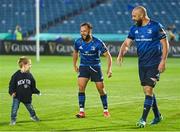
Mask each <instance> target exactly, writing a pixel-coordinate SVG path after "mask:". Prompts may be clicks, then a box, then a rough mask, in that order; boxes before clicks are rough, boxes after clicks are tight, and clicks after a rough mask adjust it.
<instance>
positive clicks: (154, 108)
mask: <svg viewBox="0 0 180 132" xmlns="http://www.w3.org/2000/svg"><path fill="white" fill-rule="evenodd" d="M152 110H153V113H154V117H155V118H159V117H160V113H159V109H158V105H157V101H156V96H155V94H153V105H152Z"/></svg>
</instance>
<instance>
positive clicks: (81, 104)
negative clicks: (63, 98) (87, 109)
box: [78, 93, 86, 108]
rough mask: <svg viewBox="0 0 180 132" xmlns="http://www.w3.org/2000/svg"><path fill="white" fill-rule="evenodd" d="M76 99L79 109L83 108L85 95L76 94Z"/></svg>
mask: <svg viewBox="0 0 180 132" xmlns="http://www.w3.org/2000/svg"><path fill="white" fill-rule="evenodd" d="M78 99H79V107H80V108H84V104H85V99H86V96H85V93H78Z"/></svg>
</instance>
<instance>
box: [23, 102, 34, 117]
mask: <svg viewBox="0 0 180 132" xmlns="http://www.w3.org/2000/svg"><path fill="white" fill-rule="evenodd" d="M24 105H25V106H26V109H27V110H28V111H29V114H30V116H31V117H33V116H36V112H35V110H34V108H33V106H32V104H31V103H28V104H26V103H24Z"/></svg>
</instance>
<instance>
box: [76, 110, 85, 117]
mask: <svg viewBox="0 0 180 132" xmlns="http://www.w3.org/2000/svg"><path fill="white" fill-rule="evenodd" d="M76 117H77V118H85V112H83V111H80V112H79V113H78V114H77V115H76Z"/></svg>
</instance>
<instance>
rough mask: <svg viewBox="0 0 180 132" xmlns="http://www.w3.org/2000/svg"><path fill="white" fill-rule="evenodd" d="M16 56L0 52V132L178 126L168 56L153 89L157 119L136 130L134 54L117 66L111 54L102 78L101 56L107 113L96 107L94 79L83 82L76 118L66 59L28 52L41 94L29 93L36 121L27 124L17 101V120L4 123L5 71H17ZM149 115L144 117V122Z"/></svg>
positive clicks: (177, 64) (178, 90)
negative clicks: (81, 113)
mask: <svg viewBox="0 0 180 132" xmlns="http://www.w3.org/2000/svg"><path fill="white" fill-rule="evenodd" d="M18 57H19V56H0V131H3V130H8V131H20V130H21V131H25V130H32V131H39V130H41V131H53V130H72V131H95V130H96V131H162V130H164V131H178V130H180V125H179V124H180V59H178V58H169V59H168V64H167V70H166V72H165V73H163V74H162V75H161V78H160V82H159V83H158V84H157V86H156V88H155V92H156V96H157V100H158V104H159V108H160V110H161V112H162V114H163V116H164V120H163V122H161V123H160V124H158V125H156V126H150V125H147V126H146V128H143V129H139V128H136V126H135V123H136V121H137V120H138V119H139V118H140V116H141V112H142V106H143V101H144V95H143V91H142V88H141V86H140V84H139V79H138V70H137V58H130V57H127V58H125V59H124V64H123V66H122V67H119V66H118V65H116V61H115V60H116V58H113V77H112V78H110V79H108V78H107V76H106V75H105V73H106V60H105V59H104V58H102V63H103V64H102V68H103V73H104V80H105V88H106V91H107V93H108V101H109V111H110V113H111V117H110V118H108V119H105V118H104V117H103V116H102V111H103V110H102V105H101V102H100V98H99V95H98V92H97V90H96V88H95V85H94V83H92V82H89V84H88V86H87V90H86V95H87V98H86V115H87V117H86V118H85V119H76V118H75V114H76V113H77V112H78V100H77V92H78V87H77V82H76V80H77V74H76V73H75V72H74V70H73V67H72V58H71V57H62V56H51V57H50V56H42V57H41V61H40V62H36V61H35V57H34V56H31V58H32V60H33V66H32V69H31V72H32V73H33V75H34V77H35V78H36V81H37V87H38V88H39V90H40V91H41V92H42V96H36V95H33V105H34V107H35V110H36V113H37V115H38V116H39V118H40V119H41V121H40V122H38V123H35V122H32V121H31V120H30V118H29V113H28V112H27V110H26V109H25V107H24V106H23V104H21V105H20V109H19V111H18V117H17V124H16V125H15V126H9V121H10V111H11V105H12V99H11V97H10V96H9V95H8V83H9V79H10V77H11V75H12V74H13V73H14V72H15V71H16V70H17V69H18V66H17V64H16V62H17V59H18ZM152 119H153V113H152V112H151V113H150V114H149V116H148V122H150V121H151V120H152Z"/></svg>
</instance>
